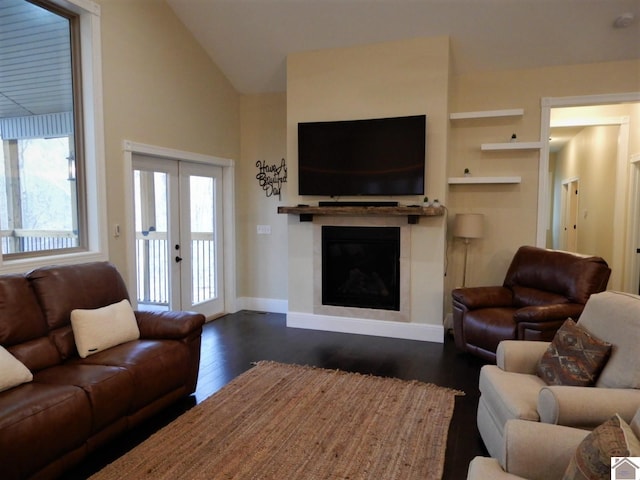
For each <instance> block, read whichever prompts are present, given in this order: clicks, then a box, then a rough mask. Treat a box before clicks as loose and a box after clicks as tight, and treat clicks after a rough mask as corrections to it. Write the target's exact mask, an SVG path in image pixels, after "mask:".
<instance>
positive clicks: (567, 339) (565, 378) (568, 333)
mask: <svg viewBox="0 0 640 480" xmlns="http://www.w3.org/2000/svg"><path fill="white" fill-rule="evenodd" d="M610 354H611V344H610V343H607V342H603V341H602V340H600V339H599V338H596V337H594V336H593V335H591V334H590V333H589V332H588V331H587V330H585V329H584V328H583V327H581V326H579V325H576V323H575V322H574V321H573V320H572V319H570V318H569V319H567V320H566V321H565V322H564V324H563V325H562V327H560V328H559V329H558V331H557V332H556V334H555V336H554V337H553V341H552V342H551V344H550V345H549V347H548V348H547V351H546V352H545V353H544V354H543V355H542V358H541V359H540V362H538V368H537V369H536V373H537V375H538V376H539V377H540V378H541V379H542V380H544V381H545V383H546V384H547V385H572V386H582V387H588V386H592V385H594V384H595V382H596V379H597V378H598V375H600V372H601V371H602V369H603V368H604V366H605V364H606V362H607V360H608V359H609V355H610Z"/></svg>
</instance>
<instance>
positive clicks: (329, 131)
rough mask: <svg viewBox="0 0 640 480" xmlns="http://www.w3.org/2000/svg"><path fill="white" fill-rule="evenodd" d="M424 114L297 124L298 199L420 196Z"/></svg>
mask: <svg viewBox="0 0 640 480" xmlns="http://www.w3.org/2000/svg"><path fill="white" fill-rule="evenodd" d="M426 122H427V117H426V115H414V116H406V117H393V118H373V119H364V120H340V121H331V122H305V123H299V124H298V193H299V194H300V195H321V196H332V197H339V196H347V195H385V196H386V195H423V194H424V182H425V151H426Z"/></svg>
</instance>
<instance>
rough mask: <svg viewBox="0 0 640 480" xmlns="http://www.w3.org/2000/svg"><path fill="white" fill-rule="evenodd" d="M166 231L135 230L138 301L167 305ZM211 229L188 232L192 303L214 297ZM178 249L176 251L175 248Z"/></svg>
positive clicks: (167, 255) (170, 252)
mask: <svg viewBox="0 0 640 480" xmlns="http://www.w3.org/2000/svg"><path fill="white" fill-rule="evenodd" d="M168 247H169V246H168V245H167V234H166V232H147V233H144V234H143V233H142V232H136V258H137V259H138V261H137V265H136V267H137V274H138V289H137V293H138V303H143V304H148V305H162V306H168V305H169V272H168V271H167V268H168V266H169V265H170V262H173V261H174V260H173V257H171V255H172V254H173V252H172V251H170V249H169V248H168ZM214 252H215V250H214V238H213V233H200V232H194V233H192V234H191V261H192V264H191V271H192V276H191V291H192V299H191V300H192V303H193V304H197V303H201V302H204V301H206V300H208V299H211V298H215V293H216V292H215V273H214V272H215V254H214ZM176 253H177V252H176Z"/></svg>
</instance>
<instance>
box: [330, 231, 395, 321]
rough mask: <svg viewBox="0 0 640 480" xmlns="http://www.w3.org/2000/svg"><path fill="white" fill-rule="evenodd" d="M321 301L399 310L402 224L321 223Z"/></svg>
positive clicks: (339, 304) (349, 305) (331, 303)
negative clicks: (366, 225)
mask: <svg viewBox="0 0 640 480" xmlns="http://www.w3.org/2000/svg"><path fill="white" fill-rule="evenodd" d="M322 304H323V305H334V306H341V307H359V308H372V309H380V310H395V311H399V310H400V228H399V227H344V226H323V227H322Z"/></svg>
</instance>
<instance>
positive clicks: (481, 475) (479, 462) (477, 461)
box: [467, 457, 527, 480]
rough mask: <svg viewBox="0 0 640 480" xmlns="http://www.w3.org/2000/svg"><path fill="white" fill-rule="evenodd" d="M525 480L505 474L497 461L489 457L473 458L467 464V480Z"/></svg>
mask: <svg viewBox="0 0 640 480" xmlns="http://www.w3.org/2000/svg"><path fill="white" fill-rule="evenodd" d="M488 479H491V480H527V479H525V478H522V477H518V476H516V475H512V474H510V473H507V472H505V471H504V470H503V469H502V467H501V466H500V463H498V460H496V459H495V458H489V457H475V458H474V459H473V460H471V463H469V471H468V472H467V480H488Z"/></svg>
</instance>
